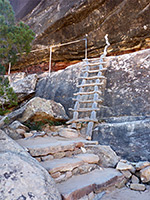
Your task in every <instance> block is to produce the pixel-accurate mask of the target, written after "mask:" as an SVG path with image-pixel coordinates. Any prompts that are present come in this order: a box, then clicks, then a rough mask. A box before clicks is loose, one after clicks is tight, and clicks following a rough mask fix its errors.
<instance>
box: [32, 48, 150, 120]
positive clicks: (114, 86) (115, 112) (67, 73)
mask: <svg viewBox="0 0 150 200" xmlns="http://www.w3.org/2000/svg"><path fill="white" fill-rule="evenodd" d="M149 54H150V49H147V50H142V51H139V52H135V53H130V54H124V55H121V56H111V57H106V62H107V64H106V66H107V68H108V70H107V72H106V73H105V76H106V78H107V82H106V87H105V91H104V93H103V95H104V96H103V98H104V101H103V107H101V109H100V111H99V112H98V114H97V116H98V118H99V119H102V118H105V117H112V116H124V115H131V116H140V115H150V104H149V99H150V95H149V91H150V84H149V76H150V68H149V63H150V56H149ZM82 65H83V62H81V63H78V64H75V65H72V66H69V67H67V68H66V69H65V70H62V71H58V72H54V73H52V75H51V76H50V77H47V78H43V79H40V80H39V81H38V84H37V87H36V96H39V97H41V98H46V99H52V100H54V101H56V102H59V103H61V104H62V105H63V106H64V107H65V110H66V112H67V114H69V116H71V112H70V111H69V109H68V108H69V107H70V108H73V105H74V102H73V100H72V98H73V93H76V92H77V91H78V88H77V85H78V84H79V82H78V76H80V75H81V70H82Z"/></svg>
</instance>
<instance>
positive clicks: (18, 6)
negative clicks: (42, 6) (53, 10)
mask: <svg viewBox="0 0 150 200" xmlns="http://www.w3.org/2000/svg"><path fill="white" fill-rule="evenodd" d="M40 1H41V0H36V1H34V0H25V1H22V0H10V3H11V5H12V6H13V9H14V11H15V16H16V18H17V20H19V19H22V18H23V17H25V16H26V15H27V14H28V13H30V12H31V11H32V10H33V9H34V8H35V7H36V6H37V5H38V4H39V2H40Z"/></svg>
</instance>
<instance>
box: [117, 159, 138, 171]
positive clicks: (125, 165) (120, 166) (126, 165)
mask: <svg viewBox="0 0 150 200" xmlns="http://www.w3.org/2000/svg"><path fill="white" fill-rule="evenodd" d="M116 169H117V170H120V171H124V170H125V171H126V170H129V171H130V172H132V173H134V172H135V168H134V167H133V166H132V165H131V164H130V163H128V162H126V163H125V162H121V161H120V162H119V163H118V164H117V167H116Z"/></svg>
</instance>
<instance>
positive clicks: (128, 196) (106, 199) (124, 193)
mask: <svg viewBox="0 0 150 200" xmlns="http://www.w3.org/2000/svg"><path fill="white" fill-rule="evenodd" d="M149 195H150V188H149V187H148V189H147V190H146V191H144V192H139V191H134V190H129V189H128V188H126V187H124V188H122V189H117V190H114V191H113V192H110V193H108V194H105V195H104V196H103V197H102V198H101V199H100V200H112V199H115V200H133V199H136V200H141V199H142V200H149ZM94 200H95V199H94ZM96 200H98V199H96Z"/></svg>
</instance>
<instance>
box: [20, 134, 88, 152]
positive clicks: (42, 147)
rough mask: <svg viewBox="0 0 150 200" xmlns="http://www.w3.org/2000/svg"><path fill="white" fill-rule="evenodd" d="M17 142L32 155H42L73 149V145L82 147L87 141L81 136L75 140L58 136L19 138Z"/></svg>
mask: <svg viewBox="0 0 150 200" xmlns="http://www.w3.org/2000/svg"><path fill="white" fill-rule="evenodd" d="M17 142H18V143H19V144H20V145H21V146H23V147H26V148H28V149H29V151H30V154H31V155H32V156H44V155H48V154H54V153H58V152H63V151H73V150H74V149H75V147H82V146H84V144H85V143H86V142H87V141H86V140H84V139H82V138H78V139H75V140H64V139H61V138H60V137H56V138H55V137H48V136H47V137H36V138H30V139H27V140H25V139H20V140H17Z"/></svg>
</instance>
